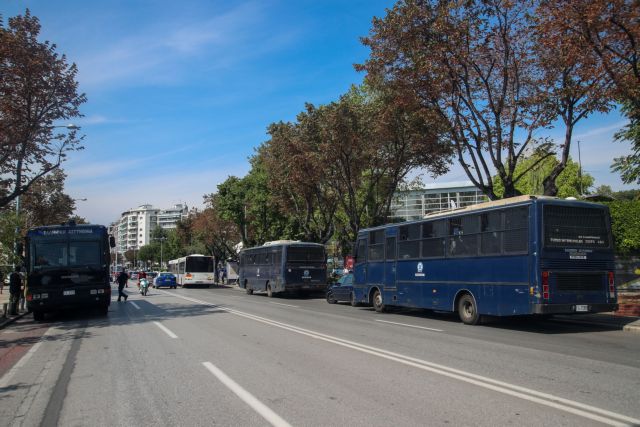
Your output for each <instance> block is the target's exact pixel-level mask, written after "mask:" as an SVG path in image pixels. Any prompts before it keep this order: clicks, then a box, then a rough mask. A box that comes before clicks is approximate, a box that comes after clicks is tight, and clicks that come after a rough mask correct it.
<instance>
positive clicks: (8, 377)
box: [0, 328, 53, 388]
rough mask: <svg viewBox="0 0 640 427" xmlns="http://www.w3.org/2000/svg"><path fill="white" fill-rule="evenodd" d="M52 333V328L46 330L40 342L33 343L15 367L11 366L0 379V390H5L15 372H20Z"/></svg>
mask: <svg viewBox="0 0 640 427" xmlns="http://www.w3.org/2000/svg"><path fill="white" fill-rule="evenodd" d="M52 333H53V328H49V329H47V330H46V332H45V333H44V334H42V336H41V337H40V340H38V342H37V343H35V344H34V345H33V346H32V347H31V348H30V349H29V351H27V352H26V353H25V355H24V356H22V357H21V358H20V360H18V362H17V363H16V364H15V365H13V368H11V369H10V370H9V371H7V373H5V374H4V375H3V376H2V378H1V379H0V388H5V387H6V386H8V385H9V383H10V382H11V380H12V379H13V377H14V375H15V374H16V372H18V370H20V368H22V367H23V366H24V365H25V364H26V363H27V362H28V361H29V359H31V357H32V356H33V355H34V354H35V353H36V351H38V348H40V345H41V344H42V341H44V340H45V339H46V338H45V337H47V336H49V335H50V334H52Z"/></svg>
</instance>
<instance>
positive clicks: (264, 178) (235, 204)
mask: <svg viewBox="0 0 640 427" xmlns="http://www.w3.org/2000/svg"><path fill="white" fill-rule="evenodd" d="M250 163H251V170H250V171H249V173H248V174H247V175H246V176H245V177H244V178H242V179H240V178H237V177H234V176H231V177H229V178H227V180H226V181H224V182H223V183H222V184H220V185H218V192H217V193H216V194H215V195H214V194H209V195H205V196H204V197H205V199H206V200H211V199H212V197H214V196H215V200H216V210H219V213H220V218H221V219H223V220H226V221H231V222H233V223H234V224H235V225H236V226H237V230H238V231H239V232H240V233H241V236H242V243H243V244H244V246H245V247H249V246H253V245H256V244H262V243H264V242H266V241H270V240H279V239H290V238H293V237H296V236H297V235H298V234H299V232H298V227H297V226H296V224H295V220H294V219H293V218H290V217H288V216H286V215H285V214H283V212H281V211H280V210H279V208H278V203H277V202H276V201H275V200H274V197H273V194H272V193H271V191H270V189H269V177H268V175H267V172H266V170H265V166H264V159H263V158H262V156H260V155H259V153H258V154H257V155H255V156H253V157H251V159H250Z"/></svg>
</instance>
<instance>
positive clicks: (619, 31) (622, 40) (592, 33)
mask: <svg viewBox="0 0 640 427" xmlns="http://www.w3.org/2000/svg"><path fill="white" fill-rule="evenodd" d="M539 14H541V15H545V16H546V17H547V18H546V21H547V25H548V26H549V27H551V28H553V29H554V30H553V31H555V32H556V33H559V34H563V37H562V38H561V39H558V40H556V43H555V49H556V50H563V49H564V48H565V47H566V48H567V49H572V50H574V51H582V52H583V53H582V55H583V57H584V58H588V60H590V61H592V62H594V63H595V64H597V66H598V67H599V68H600V70H602V72H604V73H606V74H607V76H608V77H609V79H610V81H611V87H610V88H611V93H612V96H613V97H614V98H615V99H616V100H617V101H618V102H619V103H621V104H622V105H623V109H622V112H623V114H625V115H626V116H627V117H628V118H629V122H630V123H629V124H628V125H627V126H625V128H624V129H623V130H622V131H621V132H619V133H618V134H616V136H615V139H616V140H617V141H625V140H626V141H629V142H631V144H632V151H633V153H632V154H631V155H628V156H622V157H619V158H616V159H615V160H614V163H613V165H612V169H613V170H614V171H616V172H619V173H620V174H621V176H622V179H623V181H624V182H625V183H628V184H629V183H632V182H637V183H640V63H639V61H640V4H638V0H590V1H572V0H545V1H544V2H542V4H541V8H540V10H539ZM585 47H586V48H587V50H588V52H587V51H585Z"/></svg>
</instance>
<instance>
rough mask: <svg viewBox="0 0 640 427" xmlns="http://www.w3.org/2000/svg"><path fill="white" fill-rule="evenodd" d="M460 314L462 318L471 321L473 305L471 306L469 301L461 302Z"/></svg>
mask: <svg viewBox="0 0 640 427" xmlns="http://www.w3.org/2000/svg"><path fill="white" fill-rule="evenodd" d="M462 313H463V314H464V317H466V318H467V319H471V318H472V317H473V314H474V310H473V304H471V301H464V302H463V304H462Z"/></svg>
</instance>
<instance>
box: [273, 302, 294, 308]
mask: <svg viewBox="0 0 640 427" xmlns="http://www.w3.org/2000/svg"><path fill="white" fill-rule="evenodd" d="M269 304H276V305H284V306H285V307H293V308H299V307H298V306H297V305H291V304H283V303H281V302H273V301H269Z"/></svg>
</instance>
